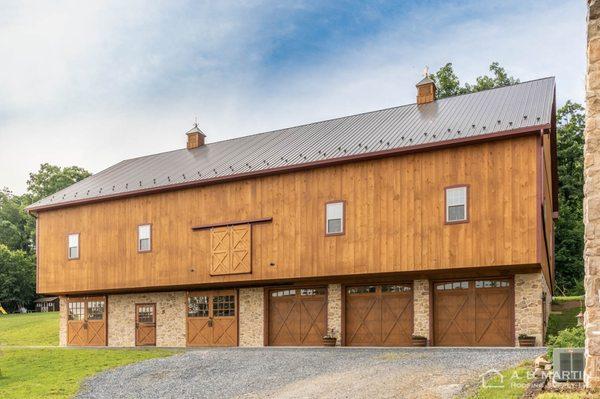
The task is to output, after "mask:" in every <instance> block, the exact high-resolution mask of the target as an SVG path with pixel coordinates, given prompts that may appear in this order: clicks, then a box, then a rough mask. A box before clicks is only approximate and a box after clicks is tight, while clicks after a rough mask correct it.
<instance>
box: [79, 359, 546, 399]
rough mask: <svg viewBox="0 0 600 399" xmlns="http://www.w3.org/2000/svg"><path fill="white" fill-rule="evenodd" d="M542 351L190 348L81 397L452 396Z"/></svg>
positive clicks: (107, 378) (108, 376)
mask: <svg viewBox="0 0 600 399" xmlns="http://www.w3.org/2000/svg"><path fill="white" fill-rule="evenodd" d="M543 352H544V350H543V349H539V348H530V349H513V348H510V349H504V348H503V349H479V348H468V349H467V348H465V349H462V348H461V349H456V348H398V349H396V348H394V349H379V348H377V349H372V348H369V349H355V348H335V349H334V348H329V349H327V348H285V349H279V348H235V349H207V350H190V351H187V352H185V353H182V354H179V355H175V356H171V357H168V358H162V359H153V360H147V361H144V362H141V363H137V364H133V365H130V366H124V367H120V368H117V369H113V370H110V371H107V372H104V373H100V374H98V375H96V376H94V377H92V378H90V379H88V380H86V381H85V382H84V384H83V387H82V389H81V391H80V393H79V395H78V396H77V397H78V398H111V399H112V398H177V399H185V398H220V399H223V398H451V397H453V396H454V395H456V394H459V393H461V392H462V391H463V389H464V388H465V385H466V384H472V383H474V382H475V381H477V380H478V376H479V375H480V374H481V373H483V372H485V371H487V370H489V369H491V368H497V369H503V368H507V367H509V366H512V365H515V364H517V363H519V362H521V361H523V360H525V359H533V358H535V357H536V356H537V355H539V354H541V353H543Z"/></svg>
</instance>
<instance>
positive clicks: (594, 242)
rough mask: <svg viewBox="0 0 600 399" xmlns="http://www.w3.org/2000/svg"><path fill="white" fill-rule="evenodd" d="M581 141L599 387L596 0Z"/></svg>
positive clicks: (590, 358)
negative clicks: (582, 141)
mask: <svg viewBox="0 0 600 399" xmlns="http://www.w3.org/2000/svg"><path fill="white" fill-rule="evenodd" d="M588 4H589V10H588V20H587V79H586V120H585V144H584V180H585V185H584V201H583V222H584V224H585V249H584V263H585V306H586V311H585V320H584V325H585V330H586V340H585V349H586V366H585V373H584V380H585V383H586V385H587V386H588V387H595V388H598V387H600V293H599V290H600V0H588Z"/></svg>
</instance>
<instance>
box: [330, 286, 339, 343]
mask: <svg viewBox="0 0 600 399" xmlns="http://www.w3.org/2000/svg"><path fill="white" fill-rule="evenodd" d="M327 328H328V329H329V330H330V331H331V329H333V333H334V335H335V336H336V338H337V343H336V345H341V341H342V338H341V333H342V286H341V285H340V284H330V285H329V287H327Z"/></svg>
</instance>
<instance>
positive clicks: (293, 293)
mask: <svg viewBox="0 0 600 399" xmlns="http://www.w3.org/2000/svg"><path fill="white" fill-rule="evenodd" d="M271 296H272V297H273V298H278V297H282V296H296V290H279V291H273V292H271Z"/></svg>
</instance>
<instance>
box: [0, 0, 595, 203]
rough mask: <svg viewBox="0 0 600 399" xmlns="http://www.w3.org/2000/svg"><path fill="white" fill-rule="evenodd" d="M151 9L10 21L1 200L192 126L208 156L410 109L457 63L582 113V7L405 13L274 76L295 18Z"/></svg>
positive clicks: (2, 34) (0, 36)
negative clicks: (233, 143)
mask: <svg viewBox="0 0 600 399" xmlns="http://www.w3.org/2000/svg"><path fill="white" fill-rule="evenodd" d="M153 4H155V5H150V6H149V5H148V3H147V2H141V1H140V2H116V3H106V2H99V3H95V4H92V3H91V2H84V3H83V2H68V3H65V5H63V6H59V5H56V4H52V5H51V4H50V3H46V2H39V3H23V4H19V5H18V6H13V7H14V8H8V9H7V10H3V11H6V12H3V14H2V16H0V93H1V94H0V187H1V186H8V187H10V188H12V189H13V190H15V191H17V192H22V191H23V190H24V188H25V181H26V178H27V174H28V172H30V171H34V170H36V169H37V167H38V166H39V164H40V163H42V162H51V163H55V164H60V165H79V166H83V167H85V168H87V169H89V170H91V171H93V172H97V171H99V170H101V169H103V168H105V167H107V166H109V165H111V164H113V163H116V162H118V161H120V160H122V159H125V158H131V157H135V156H140V155H145V154H149V153H154V152H160V151H165V150H170V149H173V148H179V147H183V146H184V142H185V137H184V135H183V133H184V132H185V131H186V130H187V129H188V128H189V127H190V125H191V122H192V121H193V118H194V117H195V116H198V117H199V120H200V125H201V128H202V129H203V130H205V131H206V133H207V134H208V136H209V140H210V141H217V140H220V139H223V138H229V137H235V136H241V135H245V134H248V133H252V132H257V131H262V130H270V129H274V128H278V127H284V126H290V125H294V124H299V123H305V122H310V121H314V120H319V119H324V118H330V117H335V116H340V115H345V114H351V113H357V112H364V111H368V110H373V109H378V108H384V107H389V106H394V105H399V104H404V103H408V102H413V101H414V96H415V89H414V83H415V82H416V80H417V79H419V76H420V73H421V70H422V68H423V66H424V65H426V64H428V65H429V66H430V67H431V68H432V69H436V68H438V67H439V66H441V65H442V64H443V63H445V62H447V61H452V62H453V63H454V65H455V69H456V71H457V72H458V73H459V76H461V78H462V79H463V80H464V81H473V79H474V78H475V77H476V76H478V75H480V74H483V73H485V72H487V67H488V65H489V64H490V63H491V62H492V61H499V62H500V63H501V64H502V65H503V66H505V67H506V68H507V69H508V70H509V72H510V73H511V74H513V75H515V76H517V77H519V78H521V79H522V80H528V79H534V78H538V77H543V76H548V75H556V76H557V82H558V97H559V102H563V101H564V100H566V99H569V98H572V99H575V100H577V101H583V94H584V92H583V84H584V77H585V76H584V66H585V64H584V63H585V4H584V3H583V2H565V3H563V2H553V3H551V4H550V3H542V2H537V3H531V4H528V6H527V7H526V6H525V5H524V4H523V3H522V2H521V3H517V2H515V3H514V9H515V12H514V13H506V12H499V11H497V9H496V7H492V6H490V8H489V14H487V15H483V16H477V17H475V18H467V19H465V18H464V17H461V15H465V14H468V13H470V12H472V9H471V8H465V7H466V6H461V7H459V6H450V5H448V6H440V7H437V8H436V10H435V14H433V15H422V14H419V13H418V12H411V13H409V14H408V16H405V17H404V18H402V19H400V20H390V21H389V23H387V24H386V25H385V28H383V29H381V30H380V31H379V32H378V33H376V34H375V35H373V36H367V37H362V38H360V39H357V40H355V41H354V42H351V43H350V44H349V45H344V46H342V45H340V46H339V47H335V48H332V49H331V51H329V52H327V53H326V55H320V56H319V57H317V58H315V57H312V58H310V60H309V61H307V62H304V63H300V64H298V65H297V66H296V67H295V68H290V67H289V66H286V68H285V69H282V70H279V71H275V72H277V73H273V72H274V71H272V70H270V69H269V65H268V57H269V54H270V52H271V51H272V50H273V48H274V46H275V39H276V38H278V37H279V35H282V34H284V33H285V35H293V34H294V27H291V26H289V25H287V24H286V23H285V20H286V18H287V17H289V16H290V15H292V14H293V13H294V12H295V10H294V7H295V6H296V5H295V4H294V5H292V6H289V7H283V6H279V7H275V6H273V5H269V4H263V2H245V3H243V5H241V6H237V5H236V6H234V5H230V3H226V5H224V6H223V5H220V4H221V3H216V4H219V5H202V6H199V5H196V3H193V5H192V6H191V7H190V6H189V5H188V4H183V3H174V2H165V3H153ZM4 7H6V6H4ZM299 7H304V5H302V4H301V5H300V6H299ZM424 26H425V27H427V26H429V27H430V28H429V29H423V27H424ZM279 38H280V37H279Z"/></svg>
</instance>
